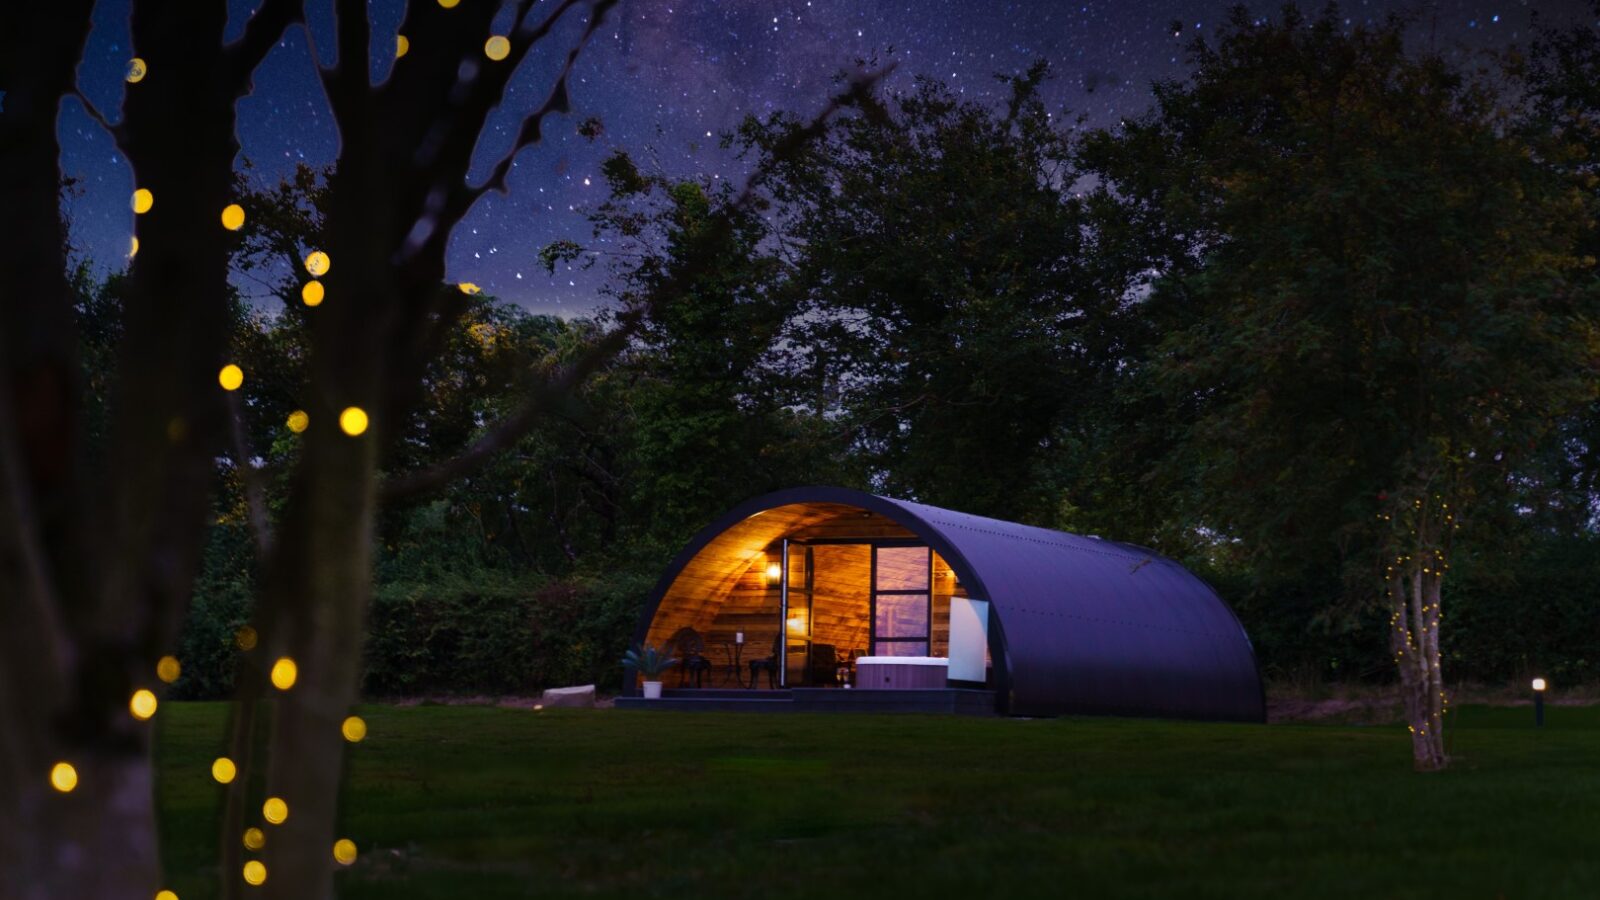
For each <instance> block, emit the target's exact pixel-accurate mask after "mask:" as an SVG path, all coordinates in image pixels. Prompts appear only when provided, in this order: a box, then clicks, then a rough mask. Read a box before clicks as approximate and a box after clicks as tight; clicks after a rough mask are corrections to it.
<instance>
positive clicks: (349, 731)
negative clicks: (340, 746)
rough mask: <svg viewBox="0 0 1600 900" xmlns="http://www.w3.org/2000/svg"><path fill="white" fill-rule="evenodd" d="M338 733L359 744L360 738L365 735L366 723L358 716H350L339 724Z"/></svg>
mask: <svg viewBox="0 0 1600 900" xmlns="http://www.w3.org/2000/svg"><path fill="white" fill-rule="evenodd" d="M339 733H340V734H343V735H344V739H345V740H347V741H349V742H350V743H352V744H359V743H361V739H362V738H365V737H366V736H367V723H366V721H365V720H364V719H362V718H361V717H360V716H351V717H350V718H348V719H345V720H344V724H343V725H340V726H339Z"/></svg>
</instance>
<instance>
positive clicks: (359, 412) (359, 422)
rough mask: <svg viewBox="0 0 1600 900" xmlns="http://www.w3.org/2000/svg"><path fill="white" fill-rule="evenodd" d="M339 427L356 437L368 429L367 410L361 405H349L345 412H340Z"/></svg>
mask: <svg viewBox="0 0 1600 900" xmlns="http://www.w3.org/2000/svg"><path fill="white" fill-rule="evenodd" d="M339 428H340V430H342V431H343V432H344V433H345V434H348V435H350V436H351V437H356V436H358V435H361V434H363V433H365V432H366V430H367V411H366V410H364V409H362V408H361V407H359V406H347V407H345V410H344V412H342V413H339Z"/></svg>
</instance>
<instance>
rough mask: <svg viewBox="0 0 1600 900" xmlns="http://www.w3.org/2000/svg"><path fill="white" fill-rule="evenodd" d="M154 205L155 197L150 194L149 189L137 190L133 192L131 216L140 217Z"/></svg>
mask: <svg viewBox="0 0 1600 900" xmlns="http://www.w3.org/2000/svg"><path fill="white" fill-rule="evenodd" d="M155 205H156V195H155V194H152V193H150V189H149V188H139V189H138V190H137V191H134V192H133V214H134V215H136V216H142V215H144V214H145V213H147V212H149V211H150V207H152V206H155Z"/></svg>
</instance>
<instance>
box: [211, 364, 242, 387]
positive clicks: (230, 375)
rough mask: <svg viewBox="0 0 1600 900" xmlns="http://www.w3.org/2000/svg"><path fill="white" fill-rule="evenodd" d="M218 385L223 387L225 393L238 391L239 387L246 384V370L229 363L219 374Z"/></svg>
mask: <svg viewBox="0 0 1600 900" xmlns="http://www.w3.org/2000/svg"><path fill="white" fill-rule="evenodd" d="M217 384H220V385H222V389H223V390H225V391H237V390H238V389H239V385H241V384H244V370H243V369H241V368H239V367H238V366H236V365H234V364H233V363H228V364H227V365H225V366H223V367H222V371H221V372H218V373H217Z"/></svg>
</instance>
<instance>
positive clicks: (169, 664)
mask: <svg viewBox="0 0 1600 900" xmlns="http://www.w3.org/2000/svg"><path fill="white" fill-rule="evenodd" d="M181 674H183V666H182V665H180V664H179V663H178V658H177V657H176V656H163V657H161V660H160V661H159V662H157V663H156V677H157V678H159V679H161V680H162V681H164V682H166V683H167V684H171V683H173V682H174V681H177V680H178V676H179V675H181Z"/></svg>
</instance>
